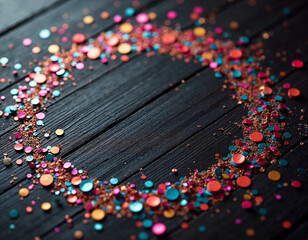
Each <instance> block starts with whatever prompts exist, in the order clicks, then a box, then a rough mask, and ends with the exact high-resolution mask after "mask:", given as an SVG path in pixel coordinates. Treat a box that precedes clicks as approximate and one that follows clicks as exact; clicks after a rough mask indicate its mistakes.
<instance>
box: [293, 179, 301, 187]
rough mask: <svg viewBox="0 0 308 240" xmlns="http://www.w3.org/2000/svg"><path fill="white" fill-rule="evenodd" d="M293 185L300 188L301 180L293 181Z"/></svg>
mask: <svg viewBox="0 0 308 240" xmlns="http://www.w3.org/2000/svg"><path fill="white" fill-rule="evenodd" d="M291 185H292V187H294V188H300V187H301V186H302V184H301V182H300V181H297V180H294V181H292V183H291Z"/></svg>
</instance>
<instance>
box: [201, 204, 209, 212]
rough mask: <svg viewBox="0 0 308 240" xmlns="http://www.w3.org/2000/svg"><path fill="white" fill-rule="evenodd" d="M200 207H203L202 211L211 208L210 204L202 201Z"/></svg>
mask: <svg viewBox="0 0 308 240" xmlns="http://www.w3.org/2000/svg"><path fill="white" fill-rule="evenodd" d="M200 209H201V210H202V211H207V210H208V209H209V205H208V204H206V203H202V204H201V205H200Z"/></svg>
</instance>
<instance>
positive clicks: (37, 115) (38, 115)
mask: <svg viewBox="0 0 308 240" xmlns="http://www.w3.org/2000/svg"><path fill="white" fill-rule="evenodd" d="M35 116H36V118H37V119H39V120H42V119H44V118H45V113H42V112H40V113H37V114H36V115H35Z"/></svg>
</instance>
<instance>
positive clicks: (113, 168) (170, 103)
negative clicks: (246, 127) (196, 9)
mask: <svg viewBox="0 0 308 240" xmlns="http://www.w3.org/2000/svg"><path fill="white" fill-rule="evenodd" d="M84 2H85V1H78V4H77V5H78V9H79V10H76V7H77V5H76V2H74V4H73V3H72V1H69V2H67V3H65V4H63V5H61V7H58V8H57V7H55V8H54V9H50V11H47V12H46V13H44V14H43V15H42V16H38V17H36V18H34V19H33V20H31V21H29V22H27V23H25V24H24V25H23V26H22V27H19V28H16V30H12V31H10V32H9V33H8V34H6V35H4V36H2V37H1V38H0V39H3V40H4V41H7V43H8V42H10V41H12V39H13V40H14V41H16V42H18V41H20V37H19V36H20V35H21V34H25V33H29V32H32V30H33V32H38V31H39V30H40V29H41V28H43V26H44V27H46V25H48V24H50V19H54V20H53V21H54V22H55V23H56V24H59V25H60V24H61V23H62V21H63V20H62V19H61V15H62V14H63V13H64V12H66V13H69V15H70V18H69V19H68V22H69V23H70V26H72V28H71V29H70V30H69V32H70V33H71V35H72V34H73V33H75V32H79V31H84V32H90V34H92V35H93V36H95V35H96V34H97V33H99V32H100V31H102V30H103V29H111V28H112V27H114V24H113V23H112V21H111V20H110V21H109V22H98V26H99V27H97V28H93V29H92V28H90V31H89V28H85V29H77V27H76V25H77V23H78V22H80V21H81V19H82V13H81V11H80V9H82V8H83V7H87V8H91V9H90V11H91V15H93V16H98V15H99V13H100V12H101V11H102V10H107V9H108V11H109V12H112V11H113V12H114V13H123V10H124V9H125V6H128V5H129V3H128V2H127V1H124V2H123V1H122V2H121V3H122V5H121V8H120V9H114V8H113V7H112V5H111V4H110V3H111V2H112V1H106V2H105V1H102V2H101V1H91V3H84ZM102 4H105V5H102ZM123 4H124V5H123ZM125 4H127V5H125ZM199 4H200V5H202V4H205V6H206V7H205V11H206V13H205V14H206V15H207V14H209V12H210V11H211V9H213V8H214V7H218V8H220V9H221V11H220V12H219V14H218V15H217V18H216V25H214V26H222V27H223V28H224V29H228V24H229V22H230V21H231V20H237V21H238V22H239V24H240V29H239V30H237V31H235V33H234V35H233V36H232V38H233V39H237V38H238V36H241V35H243V34H247V35H249V36H250V37H252V38H253V41H258V40H260V38H259V36H260V33H262V32H263V31H265V30H266V31H270V32H272V37H271V38H270V39H269V40H267V41H266V42H265V52H266V56H268V57H267V59H266V61H265V62H264V64H272V63H273V62H274V64H273V71H274V73H276V74H277V73H279V71H281V70H282V69H283V70H284V71H285V72H286V73H287V77H286V78H283V79H281V82H280V83H279V85H281V84H282V83H283V82H291V83H292V86H294V87H298V88H299V89H301V91H302V97H301V98H299V99H298V100H290V99H288V100H287V101H288V103H289V104H291V106H296V108H297V111H295V114H294V115H293V116H290V117H288V120H287V121H288V123H292V124H290V129H289V131H290V132H292V134H293V136H294V137H293V139H292V141H291V145H290V146H288V147H285V148H283V149H282V151H283V157H284V158H286V159H288V160H289V163H290V167H288V168H285V169H284V168H283V169H282V168H281V167H279V166H277V164H275V165H273V166H271V167H270V169H279V170H281V171H282V174H283V181H286V182H289V181H290V180H291V179H301V181H302V182H303V185H304V188H303V189H301V190H295V189H293V188H290V187H288V188H285V189H282V190H281V192H282V193H283V196H286V198H285V199H284V200H283V201H282V202H281V203H279V204H277V201H276V200H275V199H274V197H273V196H274V193H276V192H278V190H277V187H276V186H275V185H274V184H272V183H270V181H269V180H268V179H267V178H266V176H265V174H259V175H257V176H256V177H255V178H254V179H253V188H256V189H258V190H259V191H260V192H261V194H262V196H264V197H265V199H266V202H265V203H264V207H266V208H267V209H268V211H269V214H268V217H267V218H268V219H267V221H265V222H262V221H260V219H259V215H258V213H257V208H256V209H254V210H253V211H252V212H248V213H245V211H244V210H243V209H241V207H240V201H237V202H233V201H232V199H231V198H230V199H229V200H228V201H226V202H223V203H221V204H219V205H217V206H216V207H215V208H212V209H211V210H210V211H209V212H206V213H202V214H194V215H193V216H190V218H189V219H187V221H188V222H189V223H190V224H191V227H190V229H188V230H185V231H184V230H181V229H179V224H180V223H181V222H182V221H183V220H182V219H180V218H176V219H173V220H169V221H166V222H167V226H168V235H167V236H166V237H165V238H166V239H178V238H179V239H191V238H192V237H193V238H196V239H204V237H206V238H212V239H218V238H225V239H234V238H239V239H244V238H245V230H246V228H248V227H254V228H255V229H256V237H255V238H260V237H262V238H264V239H270V238H276V239H280V237H283V236H293V235H292V234H296V231H297V230H296V227H297V226H301V223H302V222H303V221H305V220H306V219H307V211H308V209H307V206H306V204H305V202H307V200H308V199H307V194H306V195H305V192H307V189H306V188H307V178H306V179H303V177H301V178H299V177H298V176H296V169H297V167H304V168H307V167H308V166H307V164H306V163H305V161H304V159H307V153H308V151H307V140H305V137H303V136H300V135H298V134H297V133H296V123H297V122H298V114H299V113H298V112H299V110H300V108H304V107H306V106H307V94H308V88H307V84H305V83H306V79H307V73H308V72H307V69H303V70H300V71H296V72H295V71H294V70H293V69H292V68H291V66H290V61H291V60H292V59H294V58H301V59H302V60H304V61H305V62H307V61H308V59H307V54H305V53H306V52H307V44H306V41H307V33H306V32H305V31H303V29H305V24H306V22H307V20H308V19H307V16H306V13H305V11H304V10H303V9H304V7H305V6H306V3H305V2H304V1H292V2H288V4H286V1H265V0H264V1H258V4H257V6H256V7H250V6H248V4H247V1H238V2H235V3H232V4H230V3H228V2H226V1H207V2H206V3H204V2H202V1H197V0H196V1H194V3H193V4H192V3H191V2H185V3H184V4H183V5H178V4H176V2H175V1H162V2H155V3H154V2H153V1H142V6H147V7H148V8H149V9H148V11H155V12H159V13H160V15H159V16H161V17H160V18H158V19H157V22H159V23H161V24H163V20H164V19H165V17H164V16H165V15H166V13H167V11H169V10H170V9H172V10H176V11H177V12H178V15H179V18H178V19H177V21H176V22H180V23H181V25H182V27H183V28H185V27H191V26H193V25H192V22H190V21H189V18H188V16H189V13H190V12H191V11H192V9H193V6H195V5H199ZM267 5H269V6H271V7H272V11H270V12H268V11H269V10H268V9H269V8H268V7H266V6H267ZM142 6H141V7H140V9H141V8H142ZM286 6H288V8H290V9H292V10H293V14H291V15H289V16H285V15H284V14H283V9H284V8H285V7H286ZM121 11H122V12H121ZM239 12H240V13H241V14H238V13H239ZM96 19H98V18H97V17H96ZM261 19H262V21H261ZM283 21H288V22H289V25H290V26H289V28H285V27H283V26H282V22H283ZM37 25H39V26H37ZM101 26H102V27H101ZM208 27H210V28H212V27H213V26H208ZM290 32H292V34H291V35H290ZM18 35H19V36H18ZM36 41H37V42H39V43H40V44H42V46H43V45H44V46H46V45H45V44H47V45H48V43H51V42H52V39H49V40H40V39H38V38H37V39H36ZM16 47H18V46H16ZM0 48H1V46H0ZM297 48H300V49H302V53H300V54H298V53H296V49H297ZM281 49H287V53H286V56H287V57H288V61H286V62H283V61H281V59H279V58H276V56H275V55H276V52H277V51H281ZM0 50H1V49H0ZM3 50H4V51H7V49H3ZM17 50H18V51H17V52H18V53H19V54H18V56H20V57H21V58H20V61H23V62H24V63H27V62H28V61H29V60H31V59H33V56H32V55H31V54H29V50H28V49H25V47H23V46H19V48H18V49H17ZM14 52H15V53H16V51H15V50H14ZM6 54H7V56H9V55H10V54H11V55H12V57H13V58H15V57H16V56H14V55H13V52H12V53H11V52H9V51H7V52H6ZM44 54H47V52H46V50H45V52H43V54H42V55H44ZM11 55H10V56H11ZM90 65H91V66H93V67H94V69H95V70H94V71H88V70H85V71H79V72H78V71H75V72H74V75H75V78H76V80H75V82H76V83H77V86H76V87H74V88H72V86H71V85H70V84H67V85H64V86H63V94H62V95H61V97H60V98H58V99H57V100H54V101H53V102H52V103H50V104H49V105H48V112H47V118H46V120H45V125H46V129H47V130H51V131H54V130H55V129H57V128H59V127H61V128H63V129H64V130H65V136H64V138H50V139H46V140H44V145H51V146H52V145H53V144H59V143H60V144H62V145H63V151H62V152H61V156H63V158H64V160H67V159H70V160H71V161H72V162H73V163H74V164H76V166H78V168H83V169H87V170H89V173H90V176H95V177H98V178H99V179H109V177H111V176H116V177H118V178H119V179H120V181H121V182H127V181H131V182H134V183H136V185H137V187H138V188H143V184H144V181H143V180H141V179H140V173H139V169H140V168H143V169H144V170H143V171H144V173H145V174H146V175H147V176H148V179H152V180H155V182H156V183H158V182H160V181H162V182H163V181H176V180H177V179H178V176H183V175H187V174H189V172H190V171H191V170H193V169H195V168H198V169H206V168H207V167H208V166H210V164H211V163H212V162H213V161H214V158H213V157H212V156H213V154H215V153H216V152H219V153H220V154H226V153H227V152H228V146H229V145H230V144H231V143H232V140H233V139H234V136H236V135H237V136H239V135H240V134H241V131H240V129H238V128H237V127H236V126H235V125H234V124H233V122H234V121H240V120H241V117H242V116H243V115H245V114H246V112H247V110H246V109H244V108H243V107H242V106H238V105H237V104H236V102H235V101H233V100H230V98H229V94H230V93H231V92H230V91H228V90H227V91H224V92H221V85H222V82H221V81H219V80H216V79H215V78H214V76H213V72H212V71H211V70H210V69H207V68H203V67H201V66H200V65H198V64H194V63H188V64H187V63H184V62H183V61H180V60H176V61H171V58H170V57H169V56H167V55H164V56H158V55H157V56H155V57H152V58H148V57H146V56H145V55H144V54H142V55H139V56H137V55H132V59H131V61H130V62H128V63H125V64H122V63H121V62H119V61H114V62H112V63H110V64H108V65H102V64H101V63H99V62H88V61H87V62H86V66H87V67H88V66H90ZM7 70H9V69H7ZM5 72H7V71H5ZM4 74H7V73H4ZM8 76H9V74H8ZM22 78H23V76H22V75H20V76H18V77H17V78H16V79H15V80H14V81H13V83H12V84H9V83H7V84H6V85H1V88H2V86H3V88H2V92H1V95H6V96H7V95H8V92H9V89H10V88H11V87H13V86H16V87H17V86H18V83H19V82H20V81H21V80H22ZM90 79H92V80H93V81H92V82H91V83H89V80H90ZM183 79H185V80H186V83H185V84H181V80H183ZM170 84H172V85H170ZM9 87H10V88H9ZM8 104H9V102H8ZM223 105H225V106H226V108H222V106H223ZM0 121H1V123H3V124H4V125H3V130H2V131H1V132H0V135H1V140H0V141H1V142H0V150H1V152H4V151H6V152H8V153H9V156H11V157H12V158H14V159H15V158H18V157H20V156H21V155H20V154H17V153H15V152H14V151H8V149H11V148H12V146H13V143H9V142H8V141H7V139H8V137H9V136H12V134H13V133H14V128H15V126H10V125H9V121H6V122H4V121H3V119H1V120H0ZM215 122H218V124H216V123H215ZM199 124H200V125H201V126H202V127H201V128H198V127H197V125H199ZM220 127H223V128H224V129H225V130H226V132H231V133H232V134H231V136H229V135H228V134H226V132H219V131H218V128H220ZM214 132H216V133H218V136H216V137H215V136H213V133H214ZM300 141H305V143H306V145H304V147H302V146H299V142H300ZM187 144H190V147H187ZM222 146H224V147H223V148H222ZM293 149H294V150H293ZM303 149H304V150H303ZM290 150H292V152H290ZM292 159H296V161H295V160H294V161H292ZM174 167H176V168H177V169H178V170H179V175H174V174H171V173H170V171H171V169H172V168H174ZM28 171H29V170H28V167H27V166H26V165H23V166H22V167H17V166H12V167H10V168H9V169H7V168H4V167H2V166H1V169H0V179H1V181H0V192H1V193H2V194H1V196H0V201H1V202H2V203H3V204H2V209H12V208H16V209H18V210H19V211H20V212H24V208H25V206H26V204H29V203H30V201H31V200H33V199H36V198H37V197H39V198H40V200H39V202H43V201H50V202H52V204H53V209H52V211H51V212H50V213H44V212H42V211H40V209H38V208H36V209H35V211H34V212H33V213H32V214H30V215H25V214H22V216H21V217H20V218H18V220H16V221H14V224H15V225H16V228H17V230H16V231H14V232H12V231H11V230H9V229H8V225H9V224H10V223H11V222H10V221H7V218H1V219H0V224H1V226H4V227H3V228H1V229H2V232H3V235H4V236H5V237H6V239H33V237H34V236H36V235H38V236H41V237H43V239H72V236H73V232H74V230H76V229H82V230H83V231H84V232H85V233H86V239H100V238H104V239H127V238H128V237H129V235H131V234H136V233H138V232H140V231H142V230H140V229H136V227H135V221H133V220H129V219H120V220H119V219H116V218H115V217H113V216H108V219H106V220H105V221H104V222H103V224H104V228H105V230H104V232H103V233H97V232H95V231H94V230H93V222H92V221H91V222H90V223H89V224H87V225H84V224H83V223H82V220H83V215H82V212H83V211H82V208H81V207H77V208H69V207H68V205H67V203H66V202H65V201H64V199H62V198H59V199H60V202H61V204H60V205H58V206H57V205H56V204H55V202H54V200H55V199H57V197H55V196H54V195H51V194H50V193H49V192H48V189H40V188H36V189H35V190H34V191H33V193H32V194H31V197H29V198H27V199H26V200H25V201H24V202H23V203H20V201H19V199H18V195H17V192H18V189H19V188H18V187H17V184H21V185H23V186H26V185H27V184H28V181H27V180H25V178H24V175H25V173H26V172H28ZM11 173H13V174H14V175H15V176H18V177H19V180H18V181H16V183H15V184H13V185H10V184H8V181H7V179H8V178H9V175H10V174H11ZM243 193H244V191H243V190H241V189H239V190H237V191H236V192H235V193H234V195H233V196H235V197H237V198H238V199H241V198H242V195H243ZM294 199H296V203H294ZM292 204H293V205H292ZM286 206H292V207H286ZM293 206H294V207H293ZM217 208H219V209H220V212H221V213H220V214H217V213H216V211H217V210H216V209H217ZM227 209H230V210H231V214H226V210H227ZM1 213H2V212H1ZM4 214H6V215H7V212H5V213H4ZM65 214H69V215H70V216H74V228H73V229H68V228H67V226H66V224H64V215H65ZM213 214H214V217H213ZM237 217H239V218H242V219H243V220H244V223H243V224H242V225H240V226H236V225H235V224H234V219H235V218H237ZM284 219H286V220H290V221H292V222H294V228H292V229H291V230H290V231H288V232H286V231H284V230H283V229H282V227H281V221H282V220H284ZM164 221H165V220H164ZM42 223H43V224H42ZM200 225H205V226H206V227H207V231H206V232H205V233H202V234H201V233H199V232H198V226H200ZM269 225H270V226H273V227H272V229H271V231H269V230H268V228H267V226H269ZM56 226H59V227H60V228H61V233H60V234H56V233H54V232H53V228H54V227H56ZM218 229H226V230H225V231H218ZM299 229H300V228H299ZM293 231H294V232H293ZM298 231H299V232H300V233H299V234H298V235H294V236H297V238H298V239H300V238H299V236H302V234H303V233H304V232H303V231H302V230H298ZM231 232H232V234H231ZM29 233H30V234H29ZM301 233H302V234H301ZM286 234H288V235H286ZM151 237H153V236H151Z"/></svg>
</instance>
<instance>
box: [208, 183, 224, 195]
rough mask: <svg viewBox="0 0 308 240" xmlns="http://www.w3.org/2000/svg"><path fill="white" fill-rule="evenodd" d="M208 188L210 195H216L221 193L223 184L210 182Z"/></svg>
mask: <svg viewBox="0 0 308 240" xmlns="http://www.w3.org/2000/svg"><path fill="white" fill-rule="evenodd" d="M206 187H207V190H208V191H209V192H210V193H215V192H218V191H220V189H221V183H220V182H218V181H216V180H213V181H210V182H209V183H208V184H207V186H206Z"/></svg>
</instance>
